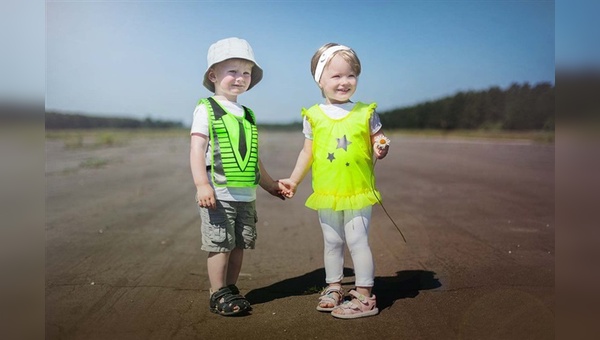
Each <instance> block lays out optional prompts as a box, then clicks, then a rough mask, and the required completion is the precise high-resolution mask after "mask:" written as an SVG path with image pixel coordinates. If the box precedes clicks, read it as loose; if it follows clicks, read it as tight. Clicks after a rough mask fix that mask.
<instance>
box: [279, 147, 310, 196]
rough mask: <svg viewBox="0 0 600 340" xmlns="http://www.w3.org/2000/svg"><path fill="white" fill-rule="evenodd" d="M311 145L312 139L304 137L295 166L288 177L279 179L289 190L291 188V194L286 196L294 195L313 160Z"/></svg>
mask: <svg viewBox="0 0 600 340" xmlns="http://www.w3.org/2000/svg"><path fill="white" fill-rule="evenodd" d="M312 146H313V141H312V140H311V139H308V138H306V139H304V146H303V147H302V150H300V154H299V155H298V160H296V166H295V167H294V170H293V171H292V174H291V175H290V178H286V179H282V180H279V182H281V183H283V184H284V185H285V186H286V187H287V188H289V190H291V192H290V194H291V195H290V196H287V197H288V198H290V197H292V196H293V195H294V193H295V192H296V189H297V188H298V185H299V184H300V183H301V182H302V180H303V179H304V177H306V174H307V173H308V170H310V167H311V165H312V162H313V155H312Z"/></svg>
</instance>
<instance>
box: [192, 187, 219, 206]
mask: <svg viewBox="0 0 600 340" xmlns="http://www.w3.org/2000/svg"><path fill="white" fill-rule="evenodd" d="M196 202H197V203H198V206H199V207H200V208H207V209H216V208H217V201H216V200H215V191H214V190H213V188H212V187H211V186H210V184H208V183H207V184H203V185H200V186H198V187H197V188H196Z"/></svg>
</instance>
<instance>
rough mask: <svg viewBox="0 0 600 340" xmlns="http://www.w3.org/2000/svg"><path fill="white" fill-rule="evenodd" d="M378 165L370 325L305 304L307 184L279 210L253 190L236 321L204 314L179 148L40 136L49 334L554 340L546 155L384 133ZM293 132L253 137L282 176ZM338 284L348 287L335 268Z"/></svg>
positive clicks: (164, 142) (316, 242)
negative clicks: (385, 144) (249, 245)
mask: <svg viewBox="0 0 600 340" xmlns="http://www.w3.org/2000/svg"><path fill="white" fill-rule="evenodd" d="M391 139H392V150H391V153H390V155H389V156H388V157H387V158H386V159H384V160H382V161H379V162H378V163H377V166H376V173H377V185H378V188H379V189H380V191H381V193H382V195H383V198H384V205H383V207H384V208H385V210H386V211H387V213H388V214H389V215H390V216H391V218H392V219H393V220H394V221H395V222H396V223H397V225H398V226H399V227H400V228H401V230H402V231H403V233H404V235H405V236H406V239H407V243H404V241H403V240H402V237H401V235H400V233H399V232H398V230H397V229H396V227H395V226H394V224H393V223H392V222H391V221H390V218H388V216H387V215H386V212H385V211H384V210H383V209H382V207H381V206H376V207H375V208H374V210H373V221H372V228H371V240H370V242H371V247H372V251H373V255H374V257H375V263H376V286H375V291H374V292H375V294H376V295H377V301H378V305H379V308H380V310H381V312H380V314H379V315H378V316H376V317H371V318H364V319H358V320H338V319H334V318H333V317H331V316H330V315H327V314H324V313H319V312H317V311H316V310H315V307H316V303H317V297H318V294H317V293H316V291H317V289H318V288H319V287H322V286H323V285H324V282H323V280H324V271H323V261H322V237H321V234H320V228H319V226H318V223H317V217H316V213H315V212H314V211H311V210H309V209H307V208H305V207H304V200H305V198H306V197H307V196H308V194H309V193H310V178H307V180H306V181H305V182H304V183H302V185H301V187H300V189H299V192H298V194H297V196H296V197H295V198H294V199H292V200H287V201H281V200H278V199H276V198H274V197H272V196H270V195H269V194H267V193H266V192H264V191H262V190H260V189H259V193H258V198H257V209H258V215H259V222H258V233H259V239H258V244H257V249H255V250H252V251H247V252H246V255H245V260H244V266H243V268H242V274H241V277H240V281H239V282H238V286H239V287H240V289H241V290H242V293H243V294H245V295H246V296H247V298H248V299H249V300H250V302H251V303H252V304H253V307H254V310H253V312H252V314H251V315H248V316H244V317H235V318H226V317H221V316H218V315H215V314H212V313H210V312H209V310H208V279H207V276H206V254H205V253H204V252H202V251H201V250H200V219H199V217H198V215H197V211H196V208H195V202H194V199H193V197H194V187H193V183H192V179H191V175H190V171H189V165H188V152H189V140H188V138H187V137H186V136H183V137H181V138H176V137H170V138H167V137H163V138H138V139H133V140H131V141H128V142H127V143H125V144H123V145H117V146H113V147H104V148H79V149H68V148H65V147H64V145H63V142H61V141H60V140H47V141H46V160H47V161H46V266H45V274H46V283H45V302H46V307H45V315H46V316H45V319H46V338H48V339H226V338H236V339H238V338H239V339H282V338H286V339H347V338H348V337H349V336H351V337H352V338H359V337H361V336H362V337H364V338H366V339H377V338H379V339H486V338H487V339H554V335H555V334H554V321H555V307H554V303H555V288H554V275H555V270H554V265H555V248H554V235H555V220H554V146H551V145H541V144H535V143H530V142H526V141H494V140H466V139H443V138H424V137H407V136H402V135H394V136H392V138H391ZM301 145H302V136H301V134H300V133H283V132H281V133H275V132H267V133H263V134H262V135H261V148H262V149H261V155H262V156H261V157H262V160H263V163H264V164H265V165H266V167H267V169H268V171H269V172H270V174H271V175H272V176H273V177H274V178H280V177H286V176H287V175H288V174H289V172H290V171H291V169H292V167H293V165H294V162H295V158H296V156H297V154H298V151H299V150H300V147H301ZM346 267H347V271H346V272H347V273H346V274H347V276H346V278H345V281H344V282H345V286H346V288H348V289H349V288H352V287H353V276H352V262H351V259H350V258H349V256H348V259H347V261H346Z"/></svg>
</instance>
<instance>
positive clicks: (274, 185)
mask: <svg viewBox="0 0 600 340" xmlns="http://www.w3.org/2000/svg"><path fill="white" fill-rule="evenodd" d="M258 167H259V169H260V181H259V182H258V185H260V187H261V188H263V189H265V190H266V191H267V192H268V193H270V194H271V195H273V196H275V197H279V198H281V199H282V200H285V197H286V196H287V195H286V194H285V191H287V189H286V188H285V186H284V185H283V184H281V183H279V182H278V181H275V180H273V178H272V177H271V175H269V173H268V172H267V169H266V168H265V167H264V166H263V164H262V161H261V160H260V158H259V159H258ZM282 191H283V192H282Z"/></svg>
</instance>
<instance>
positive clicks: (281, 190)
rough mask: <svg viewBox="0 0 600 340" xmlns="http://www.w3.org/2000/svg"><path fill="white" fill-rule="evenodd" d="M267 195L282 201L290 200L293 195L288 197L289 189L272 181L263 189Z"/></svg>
mask: <svg viewBox="0 0 600 340" xmlns="http://www.w3.org/2000/svg"><path fill="white" fill-rule="evenodd" d="M264 189H265V190H266V191H267V192H268V193H269V194H271V195H273V196H275V197H279V198H280V199H282V200H285V199H286V198H291V197H292V196H293V194H291V195H290V189H288V188H287V187H286V186H285V185H283V184H282V183H280V182H279V181H273V182H271V183H270V184H269V185H268V186H266V187H265V188H264Z"/></svg>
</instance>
